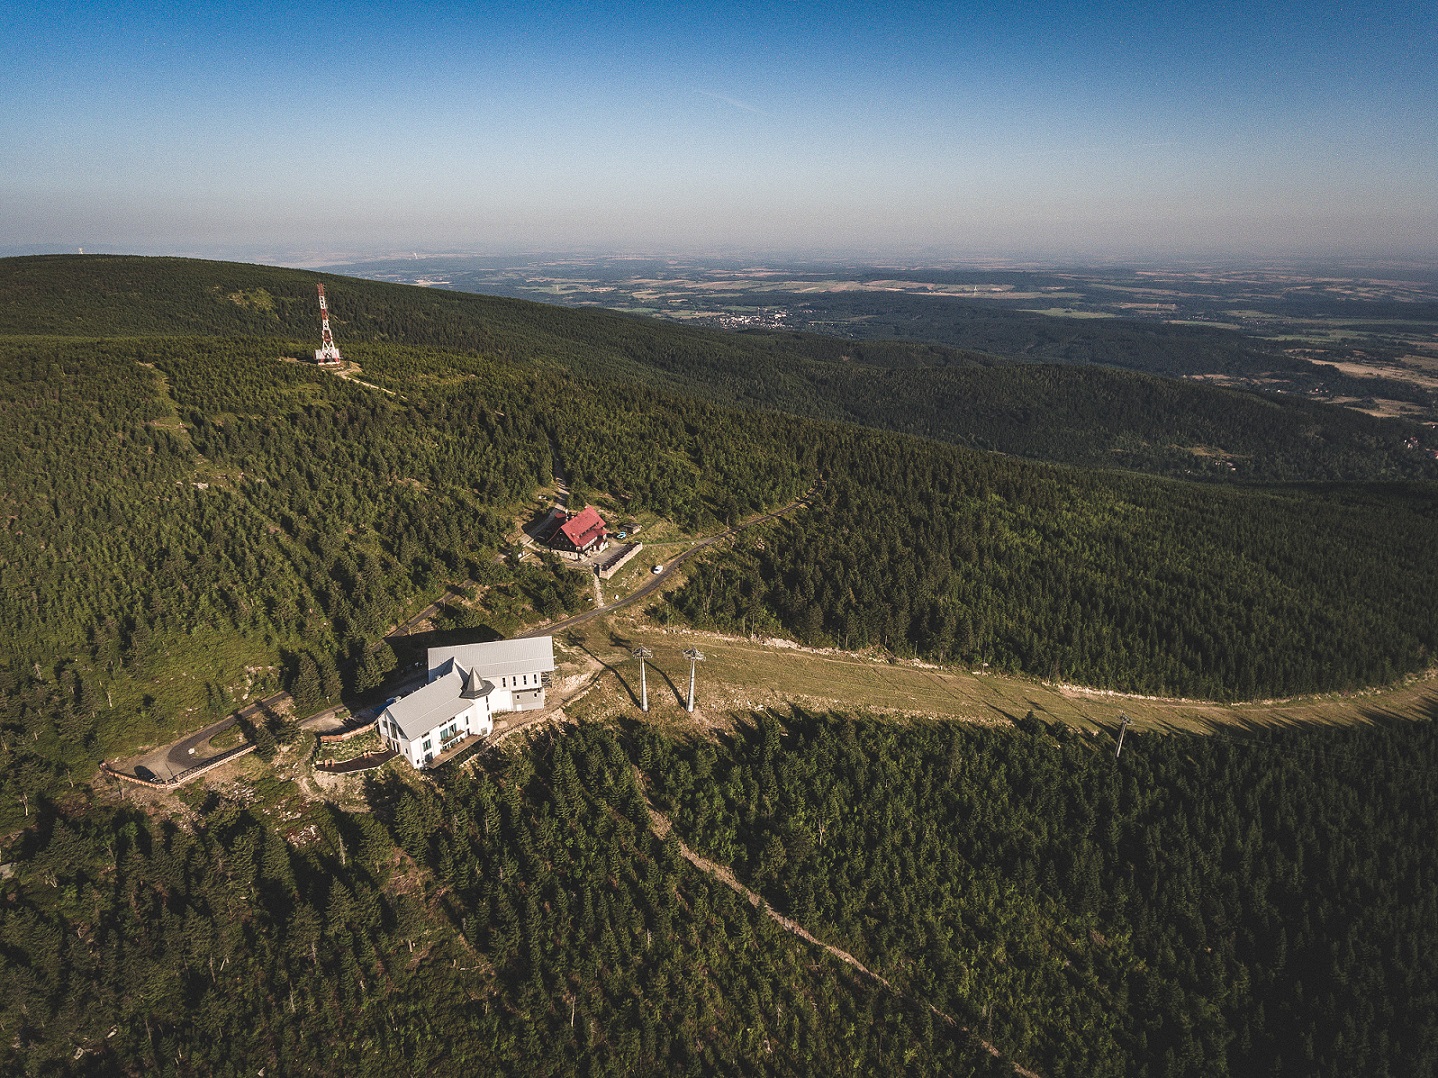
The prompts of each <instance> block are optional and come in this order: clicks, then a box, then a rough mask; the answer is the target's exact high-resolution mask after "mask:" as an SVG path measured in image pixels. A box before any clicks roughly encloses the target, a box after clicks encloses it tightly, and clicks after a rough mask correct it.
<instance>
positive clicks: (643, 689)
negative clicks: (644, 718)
mask: <svg viewBox="0 0 1438 1078" xmlns="http://www.w3.org/2000/svg"><path fill="white" fill-rule="evenodd" d="M634 657H635V658H636V659H638V660H639V710H640V711H643V712H645V713H648V711H649V679H648V678H647V677H646V676H645V673H644V660H645V659H652V658H654V652H652V651H650V650H649V649H648V648H646V647H637V648H635V649H634Z"/></svg>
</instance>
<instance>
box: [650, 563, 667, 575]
mask: <svg viewBox="0 0 1438 1078" xmlns="http://www.w3.org/2000/svg"><path fill="white" fill-rule="evenodd" d="M649 571H650V572H651V573H653V574H654V575H655V576H658V575H659V574H660V573H662V572H664V566H662V565H656V566H655V567H654V568H653V569H650V570H649Z"/></svg>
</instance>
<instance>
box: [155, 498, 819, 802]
mask: <svg viewBox="0 0 1438 1078" xmlns="http://www.w3.org/2000/svg"><path fill="white" fill-rule="evenodd" d="M564 493H565V495H566V497H567V495H568V491H567V489H566V490H565V491H564ZM808 499H809V496H808V495H807V494H806V495H805V496H804V497H802V498H799V499H797V500H795V501H792V502H790V503H789V504H788V505H786V506H784V508H782V509H776V510H775V511H774V512H772V513H768V514H765V515H764V516H762V517H757V518H755V519H754V520H750V521H747V522H746V523H743V524H736V525H735V526H734V527H732V528H730V529H729V530H727V531H724V532H720V533H719V534H718V535H715V536H712V537H710V538H708V539H703V540H701V541H699V542H697V543H695V544H694V545H693V546H692V547H690V548H689V549H688V550H686V551H684V552H683V553H681V554H676V555H675V556H674V557H673V558H672V559H671V560H670V561H669V563H668V564H667V565H666V566H665V567H664V571H663V572H662V573H656V574H655V575H654V576H653V578H651V579H650V580H647V581H645V582H644V584H642V585H641V586H640V587H638V588H636V589H635V590H634V591H632V592H630V593H629V594H628V595H626V596H625V597H624V598H622V599H616V600H615V601H614V602H612V603H606V604H604V605H603V606H601V607H597V608H595V609H594V610H586V611H585V612H584V613H582V614H576V615H574V616H573V617H569V618H565V619H564V620H562V621H557V622H555V623H554V624H552V625H544V626H540V627H539V628H537V629H531V630H530V631H529V632H526V633H520V634H519V636H520V638H524V637H534V636H550V635H553V634H557V633H561V632H564V631H565V630H566V629H572V628H574V627H575V626H577V625H583V624H584V623H585V622H587V621H592V620H593V619H595V618H598V617H603V616H604V615H605V614H612V613H613V612H614V611H616V610H620V609H622V608H624V607H626V606H629V605H631V604H633V603H637V602H640V601H642V600H644V599H647V598H648V597H649V596H651V595H653V594H654V593H655V592H657V591H659V589H660V588H662V587H664V585H665V584H666V583H668V582H669V581H670V580H672V579H673V574H674V572H675V571H676V570H677V569H678V568H679V567H680V566H681V565H683V564H684V563H685V562H686V561H688V560H689V559H690V558H692V557H694V555H696V554H698V553H699V552H700V551H702V550H707V549H708V548H709V547H711V546H713V545H714V544H715V543H718V542H720V541H721V540H724V539H728V538H731V537H732V536H735V535H738V534H739V533H740V532H742V531H747V530H748V529H749V528H753V527H757V526H758V525H760V524H765V523H767V522H768V521H771V520H776V519H777V518H779V517H781V516H783V515H784V514H786V513H791V512H793V511H794V510H795V509H798V508H799V507H800V506H802V505H805V504H806V503H807V502H808ZM457 594H461V593H460V592H459V589H458V588H456V587H454V586H451V587H449V588H447V589H446V591H445V594H444V595H443V596H442V597H441V598H440V599H438V600H436V601H435V602H433V603H430V604H429V606H427V607H425V608H424V609H423V610H421V611H420V612H419V613H418V614H416V615H415V616H414V617H412V618H410V619H409V620H408V621H406V622H405V623H404V624H402V625H400V626H397V627H396V628H395V629H394V630H393V631H392V632H390V633H389V634H388V637H387V638H388V639H393V638H395V637H399V636H405V635H408V633H409V631H410V629H411V628H412V627H414V626H416V625H418V624H420V623H421V622H423V621H424V620H426V619H427V618H432V617H434V615H435V614H437V613H438V612H439V609H440V607H441V606H442V605H443V604H444V603H445V602H446V601H447V600H448V599H449V598H450V597H451V596H452V595H457ZM424 681H425V674H424V673H420V674H417V675H415V676H414V677H413V678H411V679H410V680H409V681H408V682H406V683H405V684H404V685H403V686H401V687H400V688H398V689H395V690H392V691H393V693H394V695H396V696H403V695H405V694H406V693H408V692H411V691H413V690H414V689H416V688H418V687H419V686H420V685H422V684H423V683H424ZM289 702H290V694H289V693H287V692H277V693H274V694H273V695H271V696H267V697H265V698H264V699H263V700H256V701H255V702H254V703H253V704H250V705H248V706H247V707H244V708H242V709H240V710H239V711H237V712H235V713H234V714H233V715H226V716H225V717H224V718H223V719H221V720H220V721H219V722H214V723H211V724H210V725H209V726H206V727H205V728H204V729H203V730H197V731H195V732H194V733H193V734H190V735H188V736H187V737H184V738H181V739H180V740H179V741H176V742H174V743H172V744H170V745H164V746H161V747H160V748H158V749H155V750H153V751H151V752H148V753H146V754H145V755H144V756H142V757H140V758H139V759H138V760H136V761H135V766H136V767H137V768H138V767H146V768H148V769H149V770H150V771H151V772H152V773H153V774H154V775H156V776H157V777H158V778H162V779H172V778H174V777H175V776H176V775H178V774H179V773H180V772H181V771H184V770H186V769H188V768H191V767H194V766H196V765H197V764H202V763H204V762H205V761H206V760H211V759H213V758H214V757H215V756H217V755H219V754H218V753H207V754H205V755H203V756H201V755H199V748H200V746H201V745H203V744H205V743H206V742H207V741H209V740H210V739H211V738H212V737H215V736H216V735H218V734H221V733H224V731H226V730H228V729H229V728H230V727H231V726H233V725H234V724H235V723H236V722H238V721H239V720H240V719H241V718H245V719H252V718H255V717H256V716H258V715H259V714H260V713H261V711H262V710H263V709H266V708H268V709H269V710H272V711H273V710H278V709H279V708H281V707H283V706H284V705H285V704H287V703H289ZM381 706H382V705H375V706H372V707H368V708H365V709H364V710H362V711H359V712H357V713H356V714H355V715H354V716H353V718H352V720H351V721H352V722H362V721H364V720H365V719H367V718H368V717H370V716H371V715H372V714H375V713H378V711H379V710H380V707H381ZM338 710H339V707H338V706H336V707H332V708H330V709H328V710H326V711H322V712H320V713H319V714H318V715H311V716H310V717H309V718H307V719H305V720H304V722H302V723H301V724H300V725H301V726H303V727H314V726H318V725H320V724H322V723H324V722H327V721H329V720H332V719H333V718H334V716H335V714H336V712H337V711H338ZM525 725H527V724H525ZM508 732H510V731H506V733H508ZM192 750H193V751H192Z"/></svg>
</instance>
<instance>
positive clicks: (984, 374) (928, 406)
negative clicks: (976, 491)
mask: <svg viewBox="0 0 1438 1078" xmlns="http://www.w3.org/2000/svg"><path fill="white" fill-rule="evenodd" d="M320 280H322V281H324V282H325V284H326V287H327V289H328V290H329V295H330V303H331V309H332V316H333V321H334V325H335V332H336V334H337V337H338V339H339V342H340V345H341V348H342V349H343V348H344V347H345V346H346V345H347V344H350V343H354V342H358V341H365V342H378V343H385V342H392V343H402V344H408V345H413V346H425V347H436V348H442V349H446V350H450V349H460V350H478V351H481V352H483V353H484V354H486V355H488V356H491V357H494V358H498V359H506V360H542V361H546V362H550V363H555V364H558V365H561V366H563V367H566V368H567V369H568V370H570V371H571V372H574V373H577V374H579V375H580V376H581V377H584V378H586V379H604V380H607V381H613V382H616V383H619V384H625V385H632V384H634V383H636V382H639V383H643V384H646V385H650V386H653V387H655V388H659V389H662V390H667V391H670V392H676V393H679V394H681V395H684V396H687V397H698V398H703V399H707V400H712V401H714V402H715V403H721V404H731V405H740V406H742V407H746V408H761V409H769V410H780V411H786V412H792V413H796V414H801V415H807V416H811V417H816V418H824V419H838V420H844V421H848V422H856V423H861V424H864V425H868V426H874V427H879V428H882V429H890V430H900V431H905V432H908V433H913V434H921V435H924V436H926V437H932V438H938V439H941V440H943V441H949V442H953V443H955V444H959V445H966V446H971V447H974V448H980V449H994V450H1000V451H1002V452H1007V453H1013V454H1017V455H1020V456H1026V457H1034V458H1040V459H1045V460H1055V461H1064V462H1068V463H1073V464H1080V465H1084V466H1086V467H1095V466H1096V467H1115V468H1126V469H1133V470H1138V471H1148V472H1157V473H1161V474H1167V475H1182V476H1186V477H1190V478H1207V479H1214V480H1229V479H1235V478H1236V479H1240V480H1295V479H1351V480H1367V479H1396V478H1423V477H1426V478H1438V461H1434V460H1433V459H1432V458H1430V457H1428V456H1427V455H1426V454H1424V453H1422V452H1420V451H1417V450H1414V449H1412V448H1410V447H1409V446H1408V445H1407V444H1405V439H1409V438H1417V439H1418V440H1419V441H1420V442H1423V443H1426V444H1435V445H1438V443H1435V442H1434V440H1433V437H1432V435H1431V434H1430V433H1429V432H1427V431H1426V430H1425V429H1424V428H1422V427H1420V426H1418V425H1417V424H1413V423H1409V422H1404V421H1398V420H1378V419H1374V418H1373V417H1371V416H1366V415H1363V414H1361V413H1356V412H1351V411H1347V410H1343V409H1337V408H1332V407H1328V406H1325V405H1323V404H1318V403H1313V402H1307V401H1302V400H1298V399H1294V398H1280V397H1259V396H1256V395H1254V394H1250V393H1243V392H1238V391H1233V390H1226V389H1221V388H1217V387H1214V386H1208V385H1201V384H1196V383H1190V382H1179V381H1175V380H1173V379H1165V378H1159V377H1155V376H1153V375H1151V374H1141V373H1137V372H1135V371H1132V370H1113V369H1109V368H1108V367H1086V366H1074V365H1073V364H1074V363H1075V362H1083V363H1107V364H1110V365H1111V366H1113V365H1117V366H1124V365H1132V364H1126V361H1125V357H1126V356H1127V355H1128V354H1129V346H1128V345H1127V344H1122V345H1120V344H1115V343H1114V342H1126V341H1127V340H1128V338H1127V337H1125V336H1124V333H1125V332H1127V333H1128V334H1129V335H1130V336H1132V335H1133V334H1137V335H1138V336H1139V337H1141V338H1142V340H1143V342H1144V344H1143V347H1142V349H1140V351H1142V354H1143V355H1144V356H1147V357H1149V360H1148V361H1146V362H1150V366H1149V367H1147V368H1144V369H1155V370H1159V371H1161V372H1164V373H1174V372H1176V371H1178V370H1179V369H1180V367H1174V368H1172V369H1170V368H1167V367H1163V366H1161V365H1159V366H1154V365H1153V364H1152V362H1151V360H1152V356H1154V355H1162V356H1168V357H1177V356H1180V355H1182V356H1186V357H1189V358H1188V359H1186V360H1185V362H1187V363H1189V364H1190V365H1192V364H1195V363H1197V364H1199V365H1200V366H1202V363H1200V360H1202V361H1203V362H1204V363H1207V364H1208V365H1207V366H1203V369H1204V370H1213V369H1217V368H1219V367H1222V366H1224V364H1223V363H1222V362H1220V360H1219V359H1218V358H1217V357H1220V356H1221V355H1224V354H1226V352H1225V349H1231V348H1232V347H1234V346H1233V344H1232V342H1231V341H1230V340H1229V337H1230V336H1231V335H1224V334H1221V333H1213V332H1205V331H1196V330H1195V331H1192V332H1189V331H1188V329H1187V328H1186V327H1161V326H1160V327H1151V326H1136V327H1128V328H1127V329H1126V330H1125V329H1123V327H1113V326H1108V325H1107V324H1104V325H1102V326H1095V325H1094V324H1093V323H1085V326H1086V327H1088V328H1086V329H1083V330H1080V331H1075V332H1077V334H1078V338H1077V339H1085V340H1087V339H1092V340H1093V341H1098V342H1101V343H1100V344H1098V345H1096V346H1095V347H1096V348H1097V353H1096V354H1088V353H1085V354H1084V355H1082V356H1077V355H1073V354H1070V351H1071V349H1069V348H1068V347H1067V346H1066V349H1064V350H1059V351H1053V350H1051V349H1045V348H1040V349H1037V350H1028V351H1025V352H1023V354H1024V357H1025V358H1026V359H1030V360H1062V361H1063V362H1062V363H1054V362H1034V363H1028V362H1014V361H1012V360H1006V359H1001V358H998V357H997V356H996V355H993V354H988V353H985V352H984V351H982V350H980V351H974V350H960V349H956V348H953V347H947V346H944V345H939V344H929V343H921V342H918V341H912V340H909V341H897V340H893V341H885V340H862V341H856V340H842V339H839V338H835V337H826V336H818V335H814V334H797V333H723V332H718V331H713V330H702V329H693V328H688V327H681V326H676V325H674V324H672V323H666V322H661V321H658V320H653V319H644V318H635V317H628V316H624V315H618V314H614V313H611V312H607V311H601V310H596V309H568V308H561V307H555V306H548V305H545V304H539V303H531V302H526V301H522V300H511V299H501V298H497V297H492V296H481V295H473V294H467V293H459V292H450V291H446V290H443V289H425V288H418V287H408V286H402V285H392V284H385V283H380V282H374V281H365V280H360V279H356V278H348V277H338V276H334V275H331V274H317V273H310V272H302V271H297V270H285V269H277V268H273V267H265V266H254V265H246V264H242V263H228V262H205V261H199V260H194V259H172V258H137V257H132V256H104V255H99V256H84V257H80V256H73V255H51V256H37V257H33V258H12V259H0V333H10V334H19V333H23V334H65V335H72V336H116V335H145V336H173V335H178V334H195V335H204V336H209V335H217V334H218V335H223V336H226V337H230V338H233V337H236V336H244V337H256V336H258V337H269V338H274V339H276V340H281V341H285V342H286V347H288V348H290V349H292V353H293V354H295V355H299V356H304V355H308V354H309V352H310V351H312V350H313V347H314V344H313V340H314V338H315V337H316V327H317V307H316V301H315V294H314V286H315V282H316V281H320ZM902 298H903V297H896V298H895V302H896V303H898V302H899V300H900V299H902ZM1010 314H1012V312H1010ZM965 317H966V318H967V317H972V312H971V313H970V314H969V315H965ZM993 317H995V318H997V317H998V315H994V316H993ZM1027 317H1028V318H1029V319H1030V320H1037V324H1038V325H1039V326H1040V327H1043V326H1048V325H1049V324H1050V323H1057V322H1061V321H1062V320H1054V319H1044V318H1042V317H1041V316H1037V315H1030V316H1027ZM1005 318H1008V315H1005ZM1010 321H1012V319H1009V320H1008V321H1005V320H1004V319H1000V323H1001V324H1003V325H1008V324H1009V322H1010ZM1021 321H1022V320H1021ZM1024 325H1025V326H1027V323H1024ZM1031 328H1032V327H1030V329H1031ZM1166 330H1172V332H1169V333H1167V335H1165V331H1166ZM1028 331H1029V330H1028V329H1026V330H1024V332H1028ZM1052 331H1053V333H1055V334H1059V335H1060V336H1062V335H1063V333H1065V332H1068V331H1065V330H1063V329H1062V327H1060V326H1058V325H1057V324H1055V326H1054V327H1053V330H1052ZM865 332H866V334H869V335H872V333H873V332H874V330H873V328H872V327H870V328H869V329H867V330H866V331H865ZM1085 334H1086V335H1087V336H1085ZM1155 334H1158V336H1157V337H1156V338H1155V336H1154V335H1155ZM903 335H905V334H900V333H898V332H897V331H896V332H895V334H894V336H903ZM907 335H908V336H913V334H907ZM1072 337H1073V333H1070V334H1069V336H1068V337H1063V339H1064V340H1065V341H1070V344H1071V343H1072V342H1071V340H1070V338H1072ZM983 341H984V342H987V341H988V338H983ZM297 342H304V343H297ZM993 343H994V345H995V350H996V351H1002V352H1005V354H1008V352H1010V351H1013V350H1014V349H1015V345H1014V343H1013V341H1011V340H1009V339H1008V338H1006V337H1004V336H1003V335H1002V334H1000V335H999V336H998V337H996V338H994V341H993ZM977 347H979V348H981V349H982V348H984V347H987V343H980V344H979V345H977ZM1265 354H1266V353H1265ZM1175 362H1177V361H1176V360H1175ZM1182 369H1185V370H1186V369H1187V368H1182ZM1244 369H1247V368H1244ZM1330 377H1338V376H1337V374H1336V373H1332V372H1331V370H1330ZM1370 391H1371V387H1370V388H1369V389H1364V390H1363V393H1367V392H1370ZM1360 395H1361V394H1360Z"/></svg>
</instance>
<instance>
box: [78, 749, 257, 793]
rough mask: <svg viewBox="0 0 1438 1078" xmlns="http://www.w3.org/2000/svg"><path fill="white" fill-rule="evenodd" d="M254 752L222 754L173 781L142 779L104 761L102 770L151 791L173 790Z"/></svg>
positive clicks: (236, 751)
mask: <svg viewBox="0 0 1438 1078" xmlns="http://www.w3.org/2000/svg"><path fill="white" fill-rule="evenodd" d="M254 751H255V747H254V746H253V745H241V746H239V748H234V749H231V750H230V751H229V752H225V753H221V754H220V755H219V756H216V757H214V758H212V759H209V760H206V761H205V762H204V763H202V764H196V765H195V766H194V767H187V768H185V770H183V771H181V772H180V773H179V774H178V775H176V776H175V777H174V778H172V779H142V778H141V777H140V776H139V775H132V774H130V772H128V771H120V770H117V769H116V768H113V767H111V766H110V765H109V764H107V763H105V762H104V761H101V763H100V770H101V771H104V772H105V773H106V774H107V775H113V776H115V778H117V779H124V780H125V781H126V782H132V783H134V784H135V785H136V786H145V787H148V788H149V789H151V790H173V789H174V788H175V787H176V786H183V785H184V784H185V783H187V782H189V781H190V780H191V779H197V778H199V777H200V776H201V775H203V774H204V773H205V772H206V771H213V770H214V769H215V768H217V767H219V766H220V765H221V764H227V763H229V762H230V761H231V760H237V759H239V758H240V757H241V756H246V755H248V754H249V753H252V752H254Z"/></svg>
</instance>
